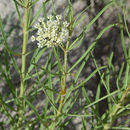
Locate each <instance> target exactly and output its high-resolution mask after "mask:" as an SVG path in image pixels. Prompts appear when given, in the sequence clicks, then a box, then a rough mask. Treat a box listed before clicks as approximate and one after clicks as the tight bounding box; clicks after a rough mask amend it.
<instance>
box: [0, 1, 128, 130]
mask: <svg viewBox="0 0 130 130" xmlns="http://www.w3.org/2000/svg"><path fill="white" fill-rule="evenodd" d="M38 1H39V0H13V2H14V5H15V7H16V12H17V14H18V18H19V22H20V26H21V29H22V32H23V44H22V45H21V47H22V52H19V53H18V54H17V55H18V56H19V57H20V59H21V65H18V63H17V58H16V53H15V52H14V51H13V50H12V48H10V46H9V42H10V41H9V40H8V36H7V34H6V32H5V28H4V25H3V20H2V19H1V18H0V30H1V34H0V37H1V39H2V42H1V44H3V46H4V51H3V52H4V53H3V59H1V63H0V82H1V83H2V82H5V83H6V86H5V87H4V88H2V89H9V92H8V93H7V94H4V93H1V92H0V116H1V117H4V118H1V119H2V120H0V127H1V128H0V129H2V130H4V129H8V130H9V129H10V130H36V129H39V130H64V129H67V128H69V127H70V128H71V129H75V130H76V126H73V125H72V122H73V120H76V119H77V118H78V119H79V120H80V126H81V127H80V128H81V129H82V130H89V129H91V130H92V129H94V130H112V129H113V130H115V129H118V130H119V129H129V128H128V127H129V126H128V125H126V124H128V122H129V120H125V122H122V124H121V125H118V126H116V124H115V123H116V121H117V120H118V119H119V118H121V117H122V116H127V115H128V114H130V104H129V97H130V44H128V45H127V46H126V41H125V36H124V28H125V30H126V33H127V36H128V37H129V41H128V42H129V43H130V33H129V29H128V25H127V22H126V17H127V14H128V11H127V10H126V8H125V5H124V4H123V3H124V1H123V0H122V1H116V0H111V1H109V2H108V3H107V4H106V5H105V7H104V8H102V9H101V10H100V11H99V12H98V13H97V15H96V16H95V17H94V18H93V19H92V20H91V21H90V22H89V23H88V24H86V25H84V27H83V28H82V30H79V35H78V36H77V37H76V38H75V39H74V38H72V37H73V35H74V30H75V28H77V26H78V25H80V24H81V22H82V21H83V20H84V18H85V12H87V11H88V10H89V9H90V6H88V7H86V8H85V9H84V10H83V11H82V12H80V13H79V14H77V15H76V16H74V10H73V6H72V1H71V0H68V1H66V3H67V4H68V6H67V7H66V8H65V10H64V14H57V12H56V10H55V6H54V5H55V1H54V0H46V1H43V3H42V5H41V7H40V8H39V10H38V11H37V12H36V13H35V14H34V16H33V15H32V8H33V7H34V6H35V5H36V6H37V2H38ZM49 4H50V5H51V6H52V14H51V15H50V14H48V13H47V10H46V8H47V5H49ZM111 7H116V8H120V9H121V11H120V12H119V14H118V16H117V17H118V21H117V22H116V23H113V24H110V25H108V26H106V27H104V28H103V29H102V31H101V32H98V35H97V37H96V38H95V40H94V41H93V42H92V43H89V47H88V48H87V49H86V50H85V52H84V53H83V54H81V56H80V58H78V60H77V61H75V63H73V64H72V65H71V66H70V65H68V55H69V54H70V52H72V51H74V50H78V49H79V46H80V45H81V43H82V41H83V39H84V38H85V35H86V33H87V31H88V29H89V28H91V27H92V26H93V24H94V23H95V22H96V21H97V20H98V19H99V18H100V16H101V15H102V14H103V13H104V12H106V11H107V10H108V9H109V8H111ZM20 8H21V9H22V10H23V11H24V17H22V13H21V12H20ZM41 16H43V17H41ZM114 27H118V28H119V29H120V37H121V43H122V50H123V54H122V55H124V57H125V61H124V62H122V64H121V67H120V69H119V72H116V71H115V66H114V65H113V62H112V60H113V57H114V53H113V52H112V53H111V54H110V57H109V58H108V63H107V65H104V66H100V65H98V62H97V61H96V59H95V57H94V53H93V52H94V50H95V49H96V45H97V42H98V40H99V39H100V38H101V37H102V35H103V34H104V33H105V32H106V31H108V30H110V29H111V28H114ZM14 29H15V28H14ZM28 43H29V45H35V49H34V50H31V51H28V50H29V49H27V48H28ZM82 44H83V43H82ZM46 52H48V53H46ZM79 52H80V50H79ZM45 53H46V55H45ZM28 56H30V57H31V59H30V60H27V57H28ZM0 58H1V55H0ZM117 58H119V57H117ZM41 59H42V60H43V59H44V61H45V62H44V63H41V62H40V60H41ZM89 59H92V60H93V63H94V65H95V70H93V72H92V73H91V74H90V75H88V76H87V77H85V78H84V79H81V78H80V75H81V73H82V71H83V70H84V69H85V67H86V66H85V64H87V62H88V60H89ZM2 60H3V61H2ZM27 63H28V64H29V65H27ZM12 69H13V71H15V72H16V73H17V74H18V75H19V78H20V84H19V86H18V87H17V88H16V86H15V85H14V82H13V80H14V79H13V78H12V76H11V72H12V71H11V70H12ZM112 73H116V74H115V75H116V76H115V77H114V78H115V82H116V83H115V88H114V91H111V84H110V82H111V78H110V77H111V74H112ZM96 75H98V76H99V77H100V81H99V84H98V85H97V88H96V90H95V95H94V98H95V99H91V98H90V97H89V94H88V90H87V89H86V87H85V85H86V83H87V82H88V81H89V80H90V79H91V78H94V77H95V76H96ZM68 77H71V79H72V80H71V81H69V82H68ZM29 83H31V85H29ZM101 86H103V87H104V88H105V90H106V95H105V96H103V97H101V91H102V87H101ZM8 87H9V88H8ZM81 95H82V96H81ZM43 97H44V98H43ZM83 100H85V101H84V102H83ZM104 100H105V101H106V103H107V106H108V108H107V109H106V111H105V112H104V113H103V114H100V112H99V111H100V110H99V104H100V102H102V101H104ZM77 104H78V109H76V108H75V106H76V105H77ZM75 125H77V124H75Z"/></svg>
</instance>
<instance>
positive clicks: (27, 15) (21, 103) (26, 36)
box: [18, 0, 29, 128]
mask: <svg viewBox="0 0 130 130" xmlns="http://www.w3.org/2000/svg"><path fill="white" fill-rule="evenodd" d="M28 5H29V0H26V8H25V18H24V25H23V48H22V68H21V85H20V95H19V99H20V102H19V103H20V105H19V110H18V114H19V120H18V127H19V128H20V127H21V125H22V116H23V105H24V104H23V96H24V87H25V81H24V79H25V69H26V48H27V42H28V17H29V9H28Z"/></svg>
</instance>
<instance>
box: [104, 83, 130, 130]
mask: <svg viewBox="0 0 130 130" xmlns="http://www.w3.org/2000/svg"><path fill="white" fill-rule="evenodd" d="M129 91H130V84H129V85H128V86H127V89H126V90H125V92H124V93H123V95H122V97H121V99H120V101H119V103H118V104H116V105H115V108H114V110H113V112H112V113H111V114H110V119H112V120H111V122H110V123H106V124H105V125H104V128H103V130H109V129H110V128H111V127H112V124H113V123H114V121H115V120H116V116H117V112H118V110H119V109H120V108H121V106H122V104H123V102H125V101H124V100H125V98H126V96H127V94H128V93H129Z"/></svg>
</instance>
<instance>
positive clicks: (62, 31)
mask: <svg viewBox="0 0 130 130" xmlns="http://www.w3.org/2000/svg"><path fill="white" fill-rule="evenodd" d="M61 19H62V17H61V15H56V17H54V16H52V15H49V16H48V17H47V22H45V21H44V19H43V18H40V19H39V23H37V24H35V26H34V28H36V29H38V31H37V36H36V37H35V36H32V37H31V40H32V42H33V41H35V40H36V41H38V43H37V45H38V47H39V48H42V47H43V46H47V47H53V46H55V45H56V46H58V45H61V44H62V43H63V42H64V41H65V39H66V38H67V37H68V34H69V31H68V25H69V24H68V22H67V21H65V22H62V21H61Z"/></svg>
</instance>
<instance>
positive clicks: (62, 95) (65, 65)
mask: <svg viewBox="0 0 130 130" xmlns="http://www.w3.org/2000/svg"><path fill="white" fill-rule="evenodd" d="M67 50H68V47H66V48H65V49H64V68H63V76H62V79H61V92H60V95H61V98H60V101H59V107H58V111H57V115H56V119H55V121H54V122H53V123H52V125H51V130H54V129H55V127H56V123H57V121H58V118H59V116H60V115H61V113H62V107H63V105H64V98H65V94H66V77H67V52H68V51H67Z"/></svg>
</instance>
